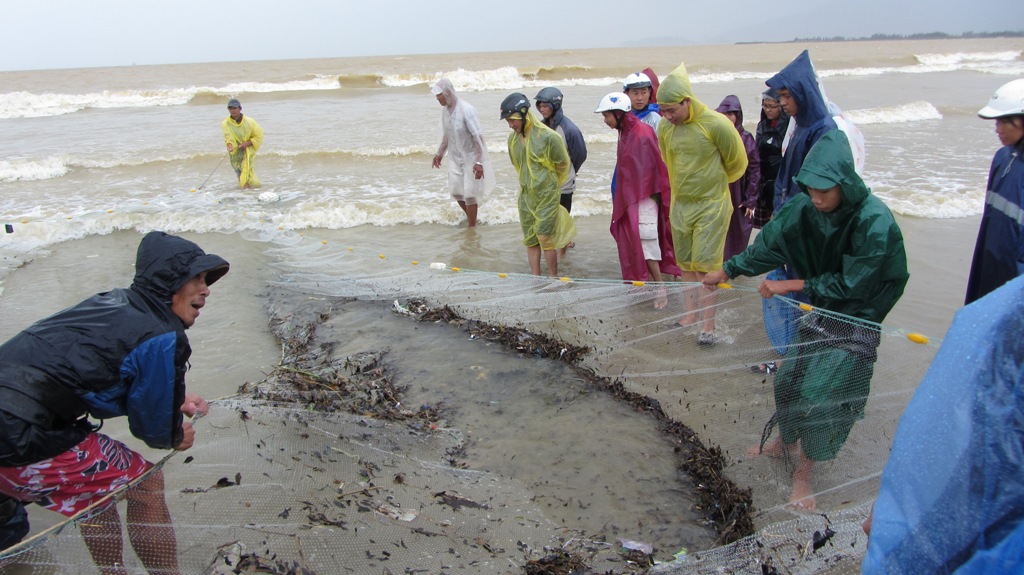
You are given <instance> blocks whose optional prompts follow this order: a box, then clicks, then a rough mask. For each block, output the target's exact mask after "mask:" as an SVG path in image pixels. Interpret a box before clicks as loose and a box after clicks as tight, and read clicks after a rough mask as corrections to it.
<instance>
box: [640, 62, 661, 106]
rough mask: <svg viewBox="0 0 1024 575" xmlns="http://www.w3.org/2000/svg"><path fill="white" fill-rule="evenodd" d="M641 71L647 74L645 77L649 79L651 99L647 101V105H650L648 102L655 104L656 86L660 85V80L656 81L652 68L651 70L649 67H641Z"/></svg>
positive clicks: (656, 101) (656, 98) (656, 76)
mask: <svg viewBox="0 0 1024 575" xmlns="http://www.w3.org/2000/svg"><path fill="white" fill-rule="evenodd" d="M643 73H644V74H646V75H647V79H649V80H650V81H651V101H650V102H648V105H650V104H657V103H658V87H659V85H660V82H658V75H657V74H655V73H654V70H651V69H650V68H644V69H643Z"/></svg>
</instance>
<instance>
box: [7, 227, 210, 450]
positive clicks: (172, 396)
mask: <svg viewBox="0 0 1024 575" xmlns="http://www.w3.org/2000/svg"><path fill="white" fill-rule="evenodd" d="M227 266H228V264H227V262H226V261H224V260H223V259H221V258H220V257H218V256H215V255H212V254H210V255H208V254H206V253H204V252H203V250H202V249H200V248H199V246H197V245H196V244H194V243H192V242H190V241H188V240H184V239H182V238H178V237H175V236H171V235H167V234H164V233H163V232H151V233H150V234H148V235H147V236H146V237H145V238H143V240H142V242H141V243H140V244H139V250H138V255H137V259H136V276H135V280H134V282H133V284H132V286H131V287H130V288H128V289H114V290H112V291H109V292H106V293H101V294H97V295H95V296H92V297H90V298H88V299H86V300H85V301H83V302H81V303H79V304H78V305H75V306H73V307H70V308H68V309H65V310H63V311H61V312H58V313H56V314H54V315H52V316H50V317H48V318H46V319H43V320H40V321H38V322H36V323H35V324H33V325H31V326H30V327H28V328H26V329H25V330H24V331H22V332H21V333H19V334H17V335H15V336H14V337H13V338H11V339H10V340H9V341H7V342H6V343H5V344H3V345H2V346H0V466H5V467H12V466H20V465H27V464H29V463H34V462H37V461H40V460H43V459H47V458H50V457H53V456H55V455H58V454H60V453H63V452H64V451H67V450H68V449H70V448H71V447H73V446H75V445H77V444H78V443H80V442H81V441H82V440H83V439H85V436H86V435H87V434H88V433H89V432H91V431H92V430H93V429H94V426H93V425H92V424H90V423H89V421H88V419H87V416H88V417H92V418H95V419H107V418H110V417H118V416H127V417H128V425H129V429H130V430H131V433H132V435H134V436H136V437H138V438H139V439H142V440H143V441H145V442H146V444H147V445H149V446H150V447H154V448H158V449H170V448H173V447H175V446H177V445H178V444H180V443H181V440H182V433H183V432H182V414H181V411H180V407H181V405H182V403H183V402H184V398H185V371H186V370H187V367H188V364H187V362H188V358H189V355H190V354H191V353H192V349H191V347H189V343H188V337H186V335H185V326H184V324H183V323H182V321H181V320H180V319H179V318H178V316H177V315H175V314H174V312H173V311H171V298H172V296H173V294H174V293H175V292H176V291H178V289H179V288H181V286H182V285H184V284H185V283H186V282H187V281H189V280H190V279H191V278H193V277H195V276H197V275H199V273H201V272H203V271H206V272H207V284H210V283H213V282H214V281H216V280H217V279H219V278H220V277H221V276H223V275H224V273H226V272H227Z"/></svg>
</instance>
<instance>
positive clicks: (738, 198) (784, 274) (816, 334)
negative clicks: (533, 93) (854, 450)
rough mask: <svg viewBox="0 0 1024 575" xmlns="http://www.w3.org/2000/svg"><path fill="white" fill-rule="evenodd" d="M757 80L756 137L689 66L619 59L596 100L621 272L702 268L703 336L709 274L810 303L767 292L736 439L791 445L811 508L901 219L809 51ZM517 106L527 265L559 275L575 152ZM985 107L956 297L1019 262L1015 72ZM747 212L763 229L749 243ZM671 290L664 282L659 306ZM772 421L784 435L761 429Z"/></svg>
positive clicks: (694, 320)
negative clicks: (766, 342) (750, 389)
mask: <svg viewBox="0 0 1024 575" xmlns="http://www.w3.org/2000/svg"><path fill="white" fill-rule="evenodd" d="M766 84H767V86H768V90H766V91H765V92H764V93H763V94H762V107H761V117H760V121H759V122H758V126H757V131H756V135H751V134H749V133H748V132H746V130H745V129H744V128H743V111H742V108H741V106H740V102H739V98H737V97H735V96H728V97H726V98H725V99H724V100H723V102H722V103H721V104H720V105H719V107H718V108H717V110H711V109H710V108H709V107H708V106H706V105H705V104H703V103H702V102H701V101H700V100H699V99H698V98H696V97H695V95H694V93H693V91H692V88H691V85H690V81H689V77H688V74H687V72H686V68H685V66H684V65H680V66H679V67H678V68H677V69H676V70H674V71H673V72H672V73H671V74H669V75H668V76H667V77H666V78H665V79H664V80H662V81H661V83H660V85H659V84H658V79H657V76H655V75H654V73H653V72H652V71H651V70H650V69H647V70H645V71H644V72H643V73H636V74H631V75H630V76H629V77H628V78H627V79H626V81H625V82H624V83H623V90H622V91H621V92H613V93H610V94H608V95H606V96H605V97H604V98H602V100H601V102H600V103H599V105H598V106H597V108H596V109H595V112H597V113H601V114H602V116H603V120H604V122H605V124H606V125H607V126H609V128H611V129H614V130H616V131H617V132H618V134H619V138H618V145H617V151H616V165H615V171H614V174H613V177H612V196H613V211H612V218H611V227H610V231H611V233H612V235H613V237H614V238H615V240H616V243H617V247H618V253H619V262H620V268H621V272H622V278H623V279H624V280H630V281H654V282H658V283H659V284H660V283H661V282H662V280H663V279H664V278H665V277H666V276H674V277H681V278H682V279H683V280H684V281H690V282H699V283H700V284H703V286H704V291H698V290H696V289H691V290H689V292H690V297H688V298H687V299H686V300H685V301H686V313H685V314H684V315H683V317H682V319H680V323H681V324H687V325H696V324H699V325H700V327H701V331H700V336H699V338H698V343H700V344H714V343H715V341H716V338H715V333H714V329H715V320H714V308H715V305H714V303H715V302H714V297H715V289H716V288H717V287H718V286H719V285H721V284H723V283H726V282H728V281H729V280H730V279H732V278H735V277H737V276H741V275H744V276H759V275H761V274H765V273H767V274H768V275H767V276H766V278H765V279H764V280H763V281H762V282H761V283H760V285H759V287H758V291H759V292H760V293H761V295H762V296H763V297H764V298H765V300H764V301H765V302H766V304H768V303H769V302H772V301H773V297H774V296H776V295H779V296H788V297H787V299H788V301H790V302H793V301H803V302H807V303H809V304H810V305H812V306H813V307H814V308H816V309H817V310H818V313H815V314H802V313H800V312H799V311H798V307H797V306H795V305H792V304H786V305H776V306H775V307H774V308H772V307H769V306H768V305H766V307H765V325H766V329H767V331H768V335H769V337H770V339H771V341H772V343H773V345H774V346H775V349H776V350H777V351H778V352H779V354H780V355H781V356H782V357H783V359H782V360H780V361H779V362H778V363H777V364H775V363H773V364H772V365H771V367H770V368H768V366H765V365H761V366H755V368H756V369H759V370H760V371H762V372H765V373H776V371H775V370H777V373H776V376H775V378H774V380H773V382H774V384H773V387H774V396H775V397H774V398H775V406H776V412H775V414H774V415H773V416H772V418H771V419H770V421H769V422H768V423H767V424H766V426H765V434H764V440H763V441H762V442H761V444H760V445H757V446H754V447H753V448H751V449H750V450H749V451H748V455H750V456H757V455H762V454H768V455H777V456H784V457H787V458H795V461H796V463H795V465H794V467H793V479H792V492H791V495H790V502H791V503H792V504H793V505H794V506H796V507H800V508H804V509H813V508H815V506H816V502H815V498H814V487H813V466H814V464H815V462H822V461H828V460H830V459H833V458H834V457H835V456H836V455H837V453H838V452H839V450H840V449H841V447H842V445H843V444H844V443H845V441H846V439H847V437H848V435H849V433H850V431H851V429H852V427H853V425H854V423H855V422H856V421H857V420H859V419H861V418H863V414H864V408H865V405H866V401H867V396H868V393H869V390H870V384H871V377H872V374H873V365H874V362H875V361H876V358H877V347H878V345H879V343H880V337H879V330H878V324H879V323H881V322H882V321H883V320H884V319H885V317H886V316H887V314H888V313H889V312H890V311H891V310H892V308H893V307H894V306H895V304H896V302H897V301H898V300H899V298H900V297H901V295H902V293H903V291H904V289H905V287H906V284H907V281H908V279H909V272H908V269H907V257H906V252H905V248H904V241H903V236H902V232H901V231H900V228H899V226H898V225H897V223H896V221H895V218H894V217H893V215H892V213H891V212H890V210H889V209H888V208H887V207H886V206H885V204H884V203H883V202H881V201H880V200H878V199H877V198H876V197H875V196H874V195H872V194H871V191H870V189H869V188H868V187H867V186H866V185H865V183H864V181H863V180H862V179H861V176H860V172H861V170H862V167H863V164H864V141H863V136H862V135H861V134H860V132H859V131H858V130H857V129H856V127H855V126H854V125H853V124H852V123H851V122H849V121H848V120H847V119H846V118H845V117H844V116H843V115H842V113H841V111H840V110H839V109H838V107H837V106H836V105H835V104H834V103H832V102H831V101H830V100H829V99H828V98H827V96H826V95H825V92H824V88H823V86H822V84H821V82H820V80H819V78H818V76H817V74H816V72H815V70H814V66H813V64H812V63H811V60H810V56H809V54H808V53H807V52H806V51H804V52H803V53H801V54H800V55H799V56H797V58H796V59H795V60H793V62H791V63H790V64H789V65H787V66H786V67H785V68H783V69H782V70H781V71H780V72H779V73H778V74H776V75H774V76H773V77H772V78H770V79H769V80H768V81H767V82H766ZM560 95H561V94H560V93H559V94H558V96H560ZM540 96H541V94H538V99H540ZM559 102H560V99H559ZM1007 102H1009V103H1007ZM529 104H530V102H529V99H528V98H527V97H526V96H525V95H523V94H520V93H515V94H512V95H510V96H509V97H508V98H506V99H505V101H504V102H502V104H501V117H502V119H505V120H506V121H507V122H508V124H509V127H510V129H511V131H510V134H509V137H508V150H509V156H510V159H511V161H512V164H513V166H514V167H515V168H516V170H517V172H518V174H519V184H520V197H519V207H520V215H521V224H522V227H523V235H524V245H526V246H527V249H528V254H529V259H530V267H531V271H532V272H533V273H535V274H539V273H540V262H541V259H542V258H543V259H544V260H545V262H546V264H547V266H548V273H550V274H552V275H554V274H557V256H556V252H555V250H557V249H559V248H561V247H564V246H565V245H567V244H568V243H569V242H570V241H572V238H573V237H574V236H575V228H574V226H573V223H572V219H571V217H570V216H569V214H568V210H566V209H565V207H564V206H562V205H560V204H559V202H558V200H559V196H560V195H561V194H560V192H561V190H562V187H563V186H564V185H565V183H566V182H567V181H568V179H569V177H570V174H571V173H572V170H573V169H574V167H573V161H572V158H571V157H570V153H569V150H568V149H567V147H566V140H567V137H566V136H560V135H559V134H558V133H555V132H554V131H553V130H551V129H549V128H548V127H547V126H545V124H544V123H543V122H542V121H540V120H538V119H537V118H536V117H535V116H533V115H532V114H531V113H530V111H529V108H530V105H529ZM980 115H982V117H986V118H996V120H997V132H998V133H999V136H1000V139H1001V141H1002V142H1003V144H1004V148H1003V149H1002V150H1000V152H999V153H997V155H996V158H995V159H994V160H993V164H992V169H991V172H990V175H989V193H988V199H987V202H986V208H985V214H984V216H983V221H982V227H981V231H980V233H979V237H978V245H977V248H976V252H975V258H974V262H973V265H972V272H971V279H970V285H969V291H968V302H970V301H973V300H974V299H977V298H980V297H982V296H984V295H985V294H987V293H989V292H990V291H993V290H994V289H996V288H998V287H999V286H1000V285H1002V284H1003V283H1006V282H1007V281H1009V280H1010V279H1012V278H1014V277H1016V276H1018V275H1021V271H1022V270H1024V255H1022V254H1024V248H1021V246H1024V239H1022V238H1024V224H1022V223H1021V222H1024V217H1022V216H1021V215H1020V214H1022V213H1024V208H1022V205H1024V202H1022V195H1024V192H1022V189H1024V168H1022V165H1024V164H1022V160H1021V158H1022V153H1024V149H1022V148H1021V147H1022V146H1024V80H1019V81H1016V82H1011V83H1010V84H1008V85H1007V86H1004V88H1002V89H1001V92H999V93H997V95H996V96H994V97H993V102H992V103H990V106H988V107H986V108H985V109H983V110H982V112H981V114H980ZM545 117H546V118H550V117H551V115H550V114H546V115H545ZM577 167H578V166H577ZM755 227H756V228H760V229H761V232H760V233H759V234H758V235H757V237H756V238H755V240H754V242H753V243H752V244H751V245H749V246H748V245H747V244H748V243H749V237H750V234H751V229H752V228H755ZM542 254H543V255H542ZM695 293H696V295H694V294H695ZM666 303H667V298H666V294H665V291H664V289H662V290H660V291H659V293H658V295H657V297H656V299H655V307H657V308H662V307H664V306H665V305H666ZM775 427H777V428H778V430H779V434H778V435H779V436H778V437H777V438H776V439H775V440H774V441H772V442H771V443H768V439H770V434H771V433H772V431H773V430H774V429H775Z"/></svg>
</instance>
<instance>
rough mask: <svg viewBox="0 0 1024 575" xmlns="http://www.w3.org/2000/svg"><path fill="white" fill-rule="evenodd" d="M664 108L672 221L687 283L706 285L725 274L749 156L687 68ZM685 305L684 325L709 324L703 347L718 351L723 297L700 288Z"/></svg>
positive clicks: (672, 84) (667, 90)
mask: <svg viewBox="0 0 1024 575" xmlns="http://www.w3.org/2000/svg"><path fill="white" fill-rule="evenodd" d="M658 102H660V104H659V107H660V109H661V115H662V116H663V117H664V119H665V121H662V122H659V123H658V145H659V147H660V148H661V157H662V159H663V160H664V161H665V166H666V167H667V168H668V177H669V181H670V182H671V184H672V203H671V209H670V214H669V216H670V218H671V221H672V245H673V247H674V248H675V252H676V262H677V263H678V264H679V268H680V269H681V270H682V272H683V281H684V282H701V281H703V280H704V275H705V274H707V273H709V272H714V271H717V270H720V269H722V259H723V257H722V256H723V252H724V250H725V235H726V232H727V231H728V229H729V219H730V218H731V217H732V199H731V196H730V195H729V183H730V182H735V181H736V180H738V179H739V178H740V177H742V176H743V174H744V172H746V170H747V151H746V148H744V146H743V140H742V139H741V138H740V134H739V132H737V131H736V127H735V126H734V125H733V124H732V122H730V121H729V120H728V119H727V118H726V117H725V116H723V115H721V114H719V113H718V112H716V111H714V110H711V109H709V108H708V107H707V106H706V105H705V104H704V103H703V102H701V101H700V100H698V99H697V98H696V97H694V94H693V90H692V89H691V87H690V76H689V74H687V72H686V66H684V65H683V64H680V65H679V67H678V68H676V69H675V70H674V71H673V72H672V73H671V74H669V75H668V77H666V78H665V80H664V81H663V82H662V83H661V86H659V87H658ZM698 291H699V292H701V293H697V292H698ZM685 302H686V314H685V315H684V316H683V318H682V319H681V320H680V322H679V323H680V325H682V326H688V325H693V324H696V323H698V321H700V320H701V319H703V323H702V326H701V333H700V336H699V339H698V340H697V343H698V344H699V345H704V346H709V345H714V343H715V341H716V340H715V306H716V304H717V296H716V295H715V294H714V293H713V292H711V291H709V290H706V289H703V288H694V289H692V290H690V293H687V294H686V297H685ZM698 315H700V316H703V317H702V318H699V317H698Z"/></svg>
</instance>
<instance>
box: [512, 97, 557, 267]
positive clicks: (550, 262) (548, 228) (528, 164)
mask: <svg viewBox="0 0 1024 575" xmlns="http://www.w3.org/2000/svg"><path fill="white" fill-rule="evenodd" d="M529 110H530V100H529V98H527V97H526V96H525V95H524V94H520V93H514V94H511V95H509V96H508V97H507V98H505V100H504V101H503V102H502V103H501V119H502V120H505V121H507V122H508V127H509V128H511V129H512V131H511V132H509V135H508V155H509V158H510V159H511V160H512V165H513V166H514V167H515V169H516V172H518V173H519V224H520V225H521V226H522V228H523V245H525V246H526V255H527V258H528V259H529V261H530V272H531V273H533V275H538V276H539V275H540V259H541V253H543V254H544V262H545V264H546V265H547V269H548V274H549V275H551V276H557V275H558V250H560V249H562V248H563V247H565V246H567V245H569V242H571V241H572V240H573V238H575V237H576V225H575V224H574V223H573V221H572V216H570V215H569V212H568V211H567V210H566V209H565V207H563V206H562V204H561V203H560V202H559V200H560V199H561V196H562V185H564V184H565V182H566V181H567V180H568V179H569V168H570V166H571V163H570V160H569V151H568V150H567V149H566V147H565V141H564V140H563V139H562V137H561V136H559V135H558V133H557V132H555V131H554V130H552V129H551V128H549V127H547V126H545V125H544V124H543V123H542V122H541V121H540V120H538V119H537V118H536V117H535V116H534V115H533V114H531V113H530V111H529Z"/></svg>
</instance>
